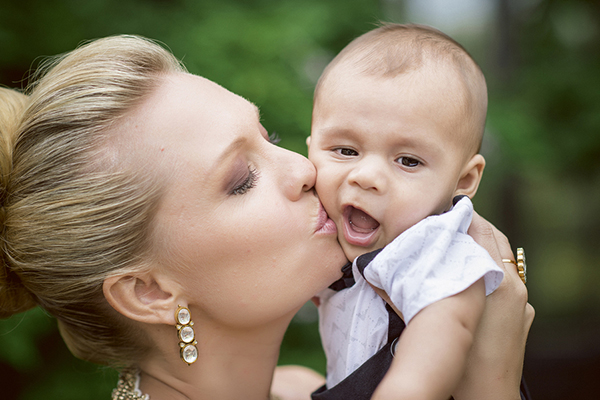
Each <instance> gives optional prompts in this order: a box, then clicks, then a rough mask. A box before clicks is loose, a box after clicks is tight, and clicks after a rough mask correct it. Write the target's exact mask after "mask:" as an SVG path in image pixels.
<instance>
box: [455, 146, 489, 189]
mask: <svg viewBox="0 0 600 400" xmlns="http://www.w3.org/2000/svg"><path fill="white" fill-rule="evenodd" d="M484 168H485V158H483V156H482V155H481V154H475V155H474V156H473V157H472V158H471V159H470V160H469V162H467V164H466V165H465V166H464V168H463V169H462V171H461V173H460V178H459V179H458V184H457V185H456V191H455V192H454V196H458V195H466V196H469V198H471V199H472V198H473V196H475V193H477V188H478V187H479V182H481V177H482V176H483V169H484Z"/></svg>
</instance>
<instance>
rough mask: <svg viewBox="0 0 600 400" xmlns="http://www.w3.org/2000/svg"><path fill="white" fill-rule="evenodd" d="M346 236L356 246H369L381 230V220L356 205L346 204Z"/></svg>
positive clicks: (344, 216) (344, 218) (344, 219)
mask: <svg viewBox="0 0 600 400" xmlns="http://www.w3.org/2000/svg"><path fill="white" fill-rule="evenodd" d="M343 221H344V238H345V239H346V242H348V243H349V244H351V245H354V246H360V247H368V246H370V245H371V244H372V243H373V241H374V238H375V234H376V233H377V231H378V230H379V222H377V220H375V219H374V218H373V217H371V216H370V215H369V214H367V213H366V212H364V211H363V210H360V209H358V208H356V207H354V206H346V207H345V208H344V214H343Z"/></svg>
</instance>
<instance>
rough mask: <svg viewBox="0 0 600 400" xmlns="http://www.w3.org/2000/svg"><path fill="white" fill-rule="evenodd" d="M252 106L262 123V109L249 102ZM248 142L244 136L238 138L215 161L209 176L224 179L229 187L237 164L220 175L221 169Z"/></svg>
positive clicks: (233, 164)
mask: <svg viewBox="0 0 600 400" xmlns="http://www.w3.org/2000/svg"><path fill="white" fill-rule="evenodd" d="M248 103H250V105H251V106H252V109H253V111H254V112H255V113H256V118H258V120H259V121H260V109H259V108H258V107H257V106H256V104H254V103H252V102H250V101H249V102H248ZM247 141H248V138H247V137H246V136H244V135H241V136H238V137H236V138H235V139H234V140H233V141H232V142H231V143H229V145H228V146H227V147H226V148H225V149H224V150H223V151H222V152H221V154H220V155H219V156H218V157H217V159H216V160H215V161H214V163H213V165H212V166H211V167H210V169H209V170H208V171H207V172H208V174H210V175H213V176H220V177H221V178H225V179H224V181H223V182H224V185H225V186H227V178H226V177H227V176H229V175H231V173H232V171H233V170H235V163H232V164H230V165H228V166H227V169H226V170H225V172H223V173H222V174H220V172H219V170H220V167H221V166H223V164H224V163H225V161H226V160H228V159H230V158H231V157H232V156H233V155H234V154H235V152H236V150H237V149H239V148H240V147H242V146H243V144H244V143H246V142H247Z"/></svg>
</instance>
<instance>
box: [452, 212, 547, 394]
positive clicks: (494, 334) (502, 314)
mask: <svg viewBox="0 0 600 400" xmlns="http://www.w3.org/2000/svg"><path fill="white" fill-rule="evenodd" d="M469 234H470V235H471V236H472V237H473V239H475V241H476V242H477V243H479V244H480V245H481V246H483V247H484V248H485V249H486V250H487V251H488V252H489V253H490V255H491V256H492V258H493V259H494V260H495V261H496V263H497V264H498V265H499V266H500V268H502V269H503V270H504V279H503V280H502V283H501V284H500V287H498V289H496V291H495V292H494V293H492V294H491V295H489V296H488V297H487V299H486V305H485V310H484V313H483V316H482V318H481V322H480V324H479V327H478V329H477V331H476V335H475V341H474V343H473V347H472V349H471V352H470V354H469V358H468V360H467V367H466V371H465V375H464V377H463V379H462V380H461V382H460V384H459V386H458V387H457V389H456V390H455V393H454V398H455V399H456V400H463V399H465V400H466V399H520V395H519V386H520V381H521V375H522V371H523V358H524V355H525V342H526V341H527V335H528V333H529V328H530V327H531V323H532V322H533V317H534V314H535V312H534V309H533V307H532V306H531V305H530V304H529V303H527V288H526V287H525V285H524V284H523V282H522V281H521V278H520V277H519V274H518V272H517V269H516V267H515V265H514V264H511V263H506V264H504V263H502V259H511V260H514V255H513V252H512V250H511V247H510V244H509V242H508V239H507V238H506V236H504V234H502V232H500V231H499V230H498V229H496V227H494V226H493V225H492V224H490V223H489V222H488V221H486V220H485V219H483V218H482V217H481V216H479V215H478V214H477V213H474V215H473V222H472V223H471V227H470V228H469Z"/></svg>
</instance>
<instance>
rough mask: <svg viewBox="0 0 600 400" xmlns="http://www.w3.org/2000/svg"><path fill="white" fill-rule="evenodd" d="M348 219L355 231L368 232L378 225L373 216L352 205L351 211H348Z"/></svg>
mask: <svg viewBox="0 0 600 400" xmlns="http://www.w3.org/2000/svg"><path fill="white" fill-rule="evenodd" d="M349 220H350V224H351V225H352V227H353V228H354V230H356V231H357V232H363V233H368V232H371V231H372V230H373V229H377V227H378V226H379V222H377V221H375V220H374V219H373V217H371V216H370V215H369V214H367V213H366V212H364V211H361V210H359V209H358V208H354V207H352V211H351V212H350V216H349Z"/></svg>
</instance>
